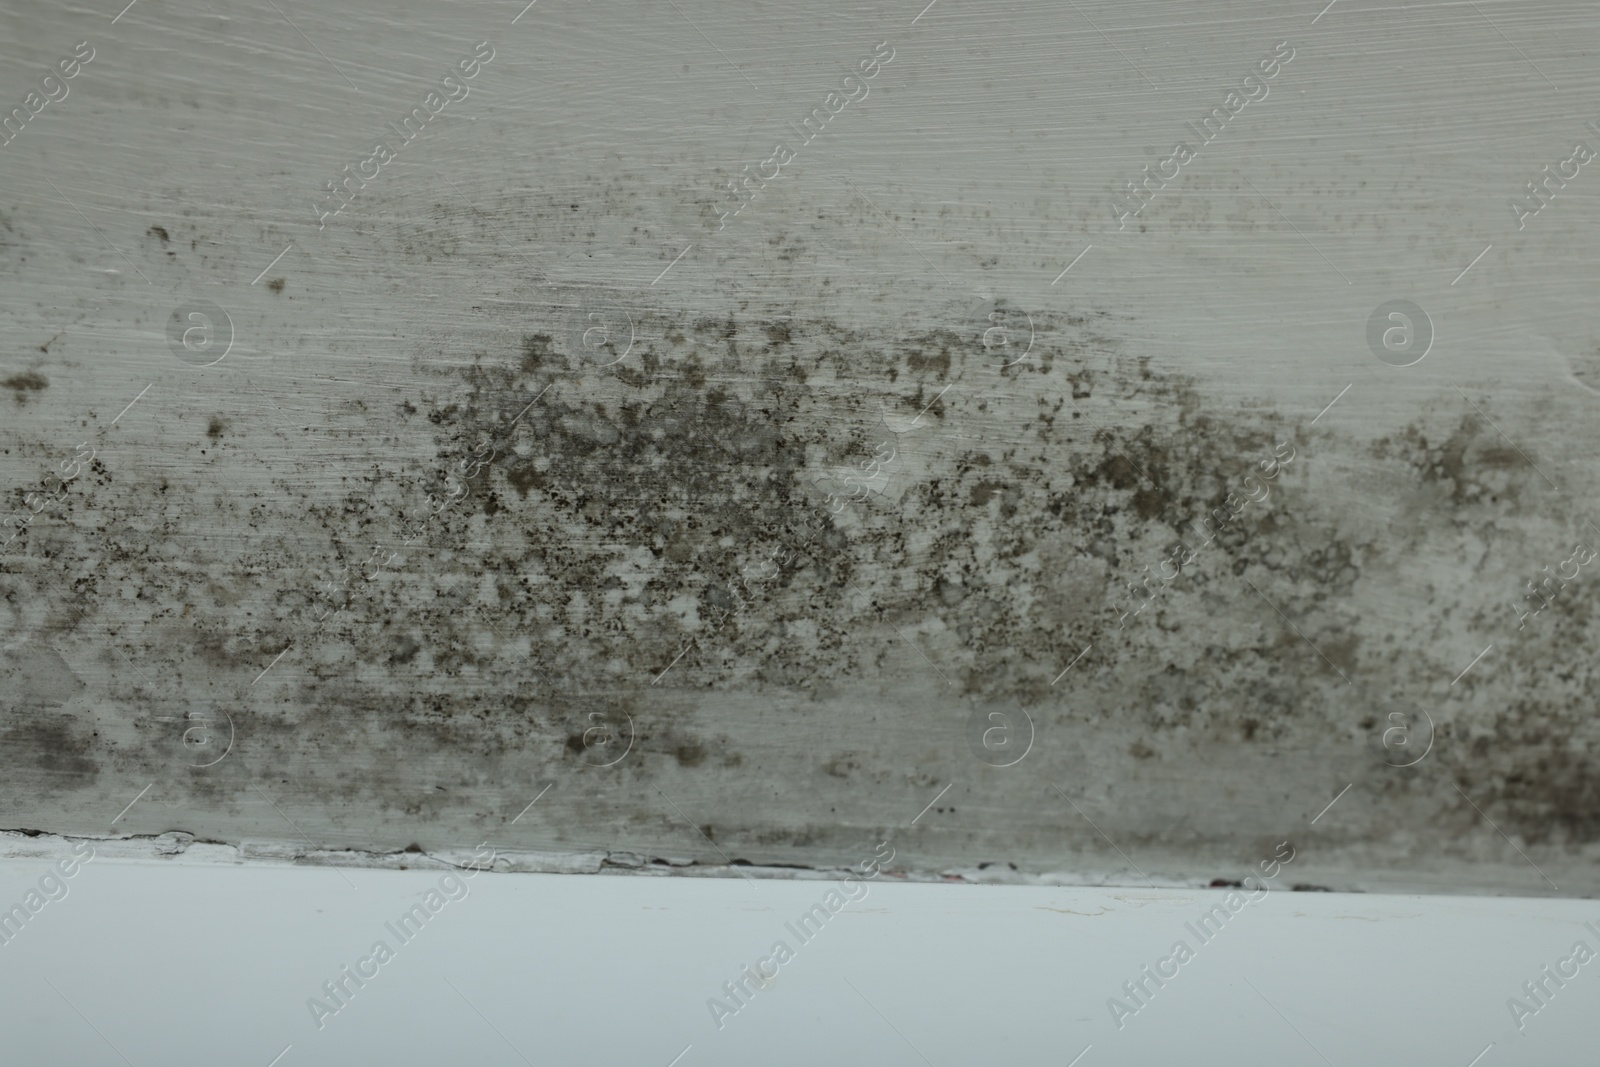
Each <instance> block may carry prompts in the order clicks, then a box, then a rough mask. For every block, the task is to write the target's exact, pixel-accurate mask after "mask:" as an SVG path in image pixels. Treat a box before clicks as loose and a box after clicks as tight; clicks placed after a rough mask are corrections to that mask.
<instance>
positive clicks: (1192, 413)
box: [0, 0, 1600, 896]
mask: <svg viewBox="0 0 1600 1067" xmlns="http://www.w3.org/2000/svg"><path fill="white" fill-rule="evenodd" d="M923 2H925V0H913V2H912V3H910V4H909V5H907V6H904V7H900V6H896V5H894V4H888V3H874V4H869V5H865V6H863V5H861V4H859V3H842V2H838V3H836V2H832V0H823V2H819V3H810V4H804V5H798V6H797V5H792V4H773V3H756V4H749V5H702V4H691V3H689V2H688V0H682V2H680V3H674V2H672V0H665V2H656V0H599V2H592V3H580V2H576V0H538V2H537V3H535V4H532V5H529V6H527V7H524V6H523V4H522V3H520V2H509V0H508V2H471V3H449V4H437V3H429V4H423V3H418V2H413V0H406V2H402V3H376V2H362V3H346V4H342V5H318V4H308V3H304V2H301V0H295V2H290V0H278V2H276V3H266V4H255V3H251V4H244V3H237V2H234V0H206V2H200V0H143V2H137V0H136V3H135V4H133V5H130V6H129V7H128V8H126V9H123V10H122V11H121V12H120V14H119V12H118V11H117V10H115V9H116V8H119V7H120V6H121V4H120V3H111V4H109V5H105V6H104V8H103V9H102V7H100V6H84V5H82V4H79V3H72V4H67V5H54V4H51V5H45V4H18V3H4V4H0V109H5V110H7V111H9V116H7V117H6V118H5V123H6V125H5V128H4V134H3V136H4V138H5V139H4V143H3V144H0V331H3V338H4V345H3V348H0V505H3V506H0V512H3V514H0V521H3V522H4V523H5V526H4V527H3V528H0V540H4V541H5V545H4V548H3V549H0V716H3V718H0V730H3V735H0V811H3V812H4V814H3V817H0V826H3V827H4V828H6V829H14V830H45V831H50V832H53V833H59V834H64V835H68V836H72V837H96V838H104V837H107V836H121V835H130V836H131V835H146V836H155V835H162V834H176V835H179V837H181V838H182V839H184V840H199V841H213V842H219V843H224V844H228V845H236V846H244V847H247V848H248V847H254V846H256V845H260V846H262V847H267V846H270V847H272V848H276V849H279V850H280V851H281V850H283V849H289V850H290V851H301V852H304V853H307V854H311V853H316V854H317V855H318V856H320V857H322V859H323V860H328V859H329V858H330V857H331V859H332V861H336V862H348V863H362V862H372V854H374V853H389V852H397V851H399V850H403V849H406V848H408V847H409V846H414V847H415V848H417V849H420V850H423V851H426V852H430V853H432V852H442V851H445V850H451V849H455V850H461V849H466V850H470V849H472V848H474V847H476V846H479V844H480V842H485V841H489V842H492V843H493V845H494V847H495V848H496V849H497V850H498V852H499V854H501V855H502V856H504V857H507V859H506V860H505V862H506V863H508V864H510V865H513V866H520V867H521V868H523V869H542V870H601V869H606V868H610V867H615V868H619V869H629V868H641V867H652V866H653V867H657V868H661V869H664V870H665V869H674V870H686V869H691V868H692V867H699V866H705V867H707V868H708V869H720V870H722V871H723V873H729V872H727V870H726V868H727V867H729V866H730V865H741V864H752V865H756V866H765V867H785V866H787V867H808V868H828V869H840V868H844V867H847V866H850V865H853V864H856V863H858V862H859V861H860V860H861V859H862V858H863V857H865V856H870V855H871V854H872V850H873V848H874V847H875V846H876V845H877V844H878V843H879V842H881V841H884V840H892V841H893V842H894V847H895V848H896V849H897V850H898V851H897V854H896V855H897V858H896V861H895V862H896V864H897V866H898V867H899V868H900V869H901V870H902V871H903V872H904V873H905V874H906V875H907V876H909V877H914V878H923V879H929V880H936V879H941V878H959V879H964V880H973V881H982V880H1005V881H1015V882H1067V883H1080V884H1114V885H1140V886H1146V887H1147V888H1148V887H1150V886H1158V885H1159V886H1185V885H1191V886H1192V885H1206V884H1209V883H1210V882H1211V881H1212V880H1213V879H1218V878H1221V879H1225V880H1238V879H1240V878H1241V877H1243V876H1244V875H1246V874H1248V873H1251V872H1253V871H1254V870H1255V869H1256V868H1257V867H1258V865H1259V864H1260V863H1262V862H1263V861H1265V860H1268V859H1270V857H1271V856H1272V855H1273V854H1274V850H1275V849H1276V848H1277V847H1278V846H1279V845H1280V843H1282V842H1290V843H1292V845H1293V847H1294V848H1295V849H1296V850H1297V857H1298V858H1297V859H1296V861H1295V866H1294V875H1293V878H1294V882H1295V884H1299V885H1303V886H1308V887H1311V886H1314V887H1325V888H1334V889H1341V890H1364V889H1365V890H1383V889H1387V890H1398V891H1429V892H1450V893H1457V892H1473V893H1492V894H1509V895H1520V896H1533V895H1562V896H1588V895H1593V894H1594V893H1595V892H1596V891H1600V866H1597V860H1600V793H1597V785H1596V783H1597V781H1600V775H1597V773H1596V772H1597V770H1600V767H1597V762H1600V753H1597V748H1596V744H1597V740H1600V724H1597V722H1596V720H1595V717H1594V715H1593V711H1594V707H1595V694H1596V691H1597V681H1600V673H1597V667H1596V662H1595V657H1594V649H1595V646H1596V641H1597V639H1600V617H1597V614H1596V609H1595V605H1596V603H1597V600H1596V597H1597V590H1600V559H1597V557H1596V552H1597V551H1600V529H1597V528H1596V525H1595V523H1597V522H1600V511H1597V510H1596V509H1595V507H1594V506H1593V500H1594V497H1595V490H1596V488H1597V487H1600V467H1597V464H1596V462H1595V456H1596V451H1597V447H1600V420H1597V418H1596V415H1597V413H1600V332H1597V319H1596V315H1595V305H1594V301H1593V293H1594V287H1595V283H1596V281H1597V280H1600V277H1597V276H1600V258H1597V257H1596V255H1595V251H1594V248H1595V245H1594V241H1595V234H1596V233H1597V232H1600V231H1597V227H1600V199H1597V197H1596V192H1597V191H1600V185H1597V183H1600V164H1596V163H1594V162H1593V159H1594V156H1595V152H1596V151H1600V132H1597V130H1600V128H1597V126H1596V123H1597V122H1600V73H1597V69H1596V65H1595V62H1594V58H1595V51H1596V46H1597V45H1600V22H1597V19H1596V11H1595V9H1594V8H1593V7H1592V6H1591V5H1586V4H1580V3H1571V2H1556V0H1535V2H1530V3H1521V4H1506V3H1492V2H1488V0H1484V2H1481V3H1461V4H1456V3H1445V4H1420V3H1398V4H1395V3H1390V4H1379V3H1375V2H1369V0H1336V2H1335V3H1333V4H1330V5H1327V6H1326V7H1324V6H1323V4H1322V3H1321V2H1309V3H1305V4H1301V3H1272V4H1261V3H1245V2H1242V0H1238V2H1235V0H1222V2H1208V3H1204V4H1172V3H1156V2H1151V0H1134V2H1125V3H1116V4H1112V3H1103V2H1100V0H1092V2H1091V0H1084V2H1083V3H1081V4H1074V3H1067V4H1042V3H985V4H977V5H974V4H971V3H964V2H959V0H937V2H936V3H934V4H931V5H928V6H927V7H926V8H924V7H923ZM919 11H920V13H919ZM69 71H70V76H69ZM13 108H15V109H16V110H10V109H13ZM1591 187H1593V188H1591Z"/></svg>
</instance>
